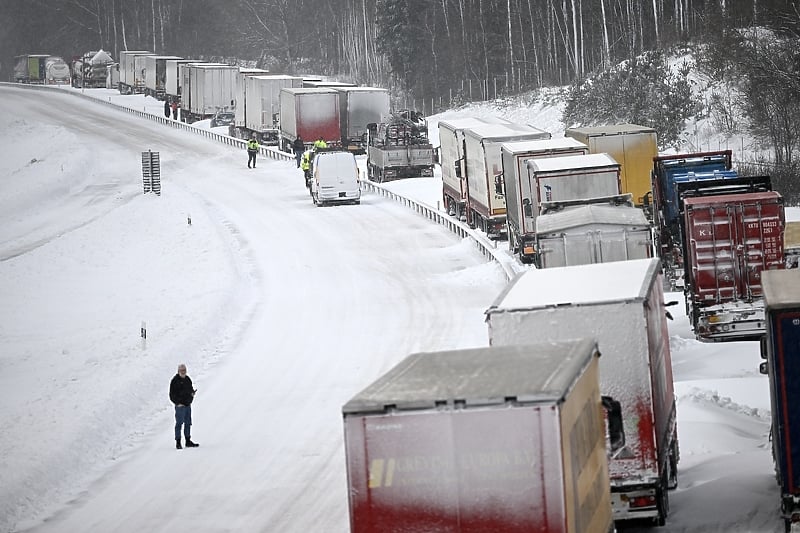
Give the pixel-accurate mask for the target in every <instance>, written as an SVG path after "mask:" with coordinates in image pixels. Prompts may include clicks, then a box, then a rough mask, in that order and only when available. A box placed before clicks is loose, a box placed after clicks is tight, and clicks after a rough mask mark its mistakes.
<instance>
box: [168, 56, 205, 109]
mask: <svg viewBox="0 0 800 533" xmlns="http://www.w3.org/2000/svg"><path fill="white" fill-rule="evenodd" d="M187 63H202V61H197V60H196V59H167V61H166V62H165V67H164V70H165V72H164V92H165V93H166V98H167V100H168V101H170V102H180V101H181V89H180V87H181V69H180V67H181V65H185V64H187Z"/></svg>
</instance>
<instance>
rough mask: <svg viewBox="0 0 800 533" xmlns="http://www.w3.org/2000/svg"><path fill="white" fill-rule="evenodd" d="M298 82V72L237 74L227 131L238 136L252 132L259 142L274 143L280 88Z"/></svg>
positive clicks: (300, 81) (277, 136)
mask: <svg viewBox="0 0 800 533" xmlns="http://www.w3.org/2000/svg"><path fill="white" fill-rule="evenodd" d="M302 85H303V78H300V77H298V76H285V75H254V76H242V75H241V74H240V76H239V83H238V84H237V92H236V109H235V110H234V121H233V124H232V125H231V126H230V128H229V131H230V135H231V136H232V137H238V138H240V139H249V138H251V137H253V136H255V137H256V138H257V139H258V141H259V142H260V143H261V144H265V145H270V146H277V145H278V144H279V141H280V129H279V122H280V121H279V113H280V111H279V110H280V94H281V89H285V88H299V87H302ZM309 142H311V141H310V140H309Z"/></svg>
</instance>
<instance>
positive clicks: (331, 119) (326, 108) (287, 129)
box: [280, 88, 342, 152]
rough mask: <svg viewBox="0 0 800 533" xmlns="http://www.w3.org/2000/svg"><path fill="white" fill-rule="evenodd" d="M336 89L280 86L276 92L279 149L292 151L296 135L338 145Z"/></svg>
mask: <svg viewBox="0 0 800 533" xmlns="http://www.w3.org/2000/svg"><path fill="white" fill-rule="evenodd" d="M339 112H340V107H339V91H337V90H336V89H322V88H320V89H313V88H296V89H295V88H291V89H290V88H284V89H281V92H280V117H281V124H280V129H281V142H282V149H283V150H284V151H287V152H291V151H292V148H291V147H292V142H294V140H295V139H296V138H297V137H298V136H299V137H300V138H302V139H303V141H304V142H306V143H309V142H311V143H313V142H314V141H316V140H317V139H322V140H323V141H325V142H326V143H327V144H328V146H340V145H341V142H342V139H341V134H342V132H341V120H340V115H339Z"/></svg>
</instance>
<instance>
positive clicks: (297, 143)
mask: <svg viewBox="0 0 800 533" xmlns="http://www.w3.org/2000/svg"><path fill="white" fill-rule="evenodd" d="M292 149H294V153H297V152H300V153H301V154H302V153H303V152H305V151H306V147H305V144H303V139H301V138H300V137H298V138H297V139H295V140H294V142H293V143H292Z"/></svg>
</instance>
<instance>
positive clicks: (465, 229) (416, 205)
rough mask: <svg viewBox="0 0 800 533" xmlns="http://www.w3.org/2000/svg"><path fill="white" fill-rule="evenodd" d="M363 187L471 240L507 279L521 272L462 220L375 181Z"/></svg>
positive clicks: (365, 182)
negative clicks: (501, 270)
mask: <svg viewBox="0 0 800 533" xmlns="http://www.w3.org/2000/svg"><path fill="white" fill-rule="evenodd" d="M361 186H362V187H363V188H364V189H366V190H367V191H369V192H372V193H375V194H379V195H381V196H384V197H386V198H390V199H392V200H394V201H395V202H399V203H400V204H402V205H404V206H406V207H407V208H409V209H412V210H413V211H415V212H416V213H418V214H420V215H422V216H424V217H425V218H428V219H430V220H432V221H434V222H436V223H437V224H439V225H441V226H444V227H446V228H447V229H448V230H450V231H451V232H452V233H455V234H456V235H458V236H459V237H462V238H469V239H470V240H472V242H473V243H475V246H477V248H478V250H479V251H480V252H481V254H482V255H483V256H484V257H486V258H487V259H489V260H491V261H497V263H498V264H499V265H500V267H501V268H502V269H503V273H504V274H505V276H506V279H508V280H510V279H512V278H513V277H514V276H516V275H517V273H518V272H519V269H518V268H515V264H514V259H513V257H510V256H507V255H505V254H501V253H500V252H499V251H498V250H497V248H496V247H495V245H494V244H493V242H494V241H489V240H488V239H486V238H485V237H483V236H481V235H480V234H478V233H477V232H476V231H475V230H473V229H471V228H470V227H469V226H468V225H466V224H464V223H463V222H461V221H460V220H456V219H454V218H453V217H451V216H450V215H448V214H447V213H445V212H444V211H440V210H439V209H436V208H433V207H430V206H428V205H425V204H423V203H420V202H417V201H416V200H412V199H410V198H408V197H406V196H403V195H402V194H397V193H396V192H392V191H390V190H388V189H386V188H384V187H382V186H381V185H379V184H377V183H375V182H373V181H369V180H364V181H362V182H361Z"/></svg>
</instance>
